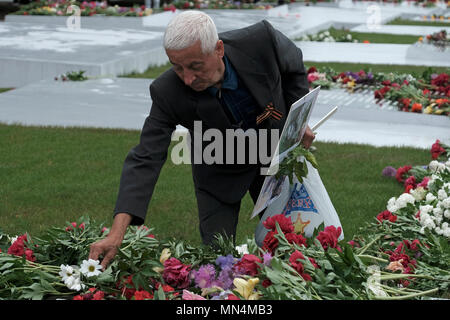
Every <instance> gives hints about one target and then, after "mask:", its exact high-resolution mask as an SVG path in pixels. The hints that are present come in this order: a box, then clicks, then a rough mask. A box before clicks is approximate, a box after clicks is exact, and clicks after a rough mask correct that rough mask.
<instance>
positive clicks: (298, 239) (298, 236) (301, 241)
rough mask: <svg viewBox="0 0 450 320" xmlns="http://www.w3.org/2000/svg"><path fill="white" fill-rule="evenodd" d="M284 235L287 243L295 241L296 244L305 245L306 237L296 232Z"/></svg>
mask: <svg viewBox="0 0 450 320" xmlns="http://www.w3.org/2000/svg"><path fill="white" fill-rule="evenodd" d="M284 236H285V237H286V240H287V241H288V242H289V243H296V244H298V245H303V246H305V247H306V238H305V237H303V236H302V235H301V234H296V233H294V232H291V233H286V234H285V235H284Z"/></svg>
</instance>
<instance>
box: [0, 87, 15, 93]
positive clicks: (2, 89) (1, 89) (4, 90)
mask: <svg viewBox="0 0 450 320" xmlns="http://www.w3.org/2000/svg"><path fill="white" fill-rule="evenodd" d="M12 89H13V88H0V93H2V92H6V91H9V90H12Z"/></svg>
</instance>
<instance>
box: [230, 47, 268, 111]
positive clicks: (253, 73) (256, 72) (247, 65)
mask: <svg viewBox="0 0 450 320" xmlns="http://www.w3.org/2000/svg"><path fill="white" fill-rule="evenodd" d="M225 54H226V55H227V57H228V59H229V60H230V61H231V64H232V65H233V66H234V68H235V69H236V72H237V73H238V75H239V77H240V78H241V79H242V81H243V82H244V84H245V85H246V86H247V88H248V90H249V91H250V92H251V94H252V95H253V97H254V98H255V100H256V102H257V103H258V106H259V107H260V108H261V112H262V111H263V110H264V109H265V108H266V106H267V105H268V104H269V103H273V102H274V101H273V96H272V90H271V89H270V86H269V77H268V74H267V73H264V72H263V71H262V68H261V66H260V65H259V64H258V63H256V62H255V60H253V59H252V58H251V57H249V56H247V55H246V54H244V53H243V52H241V51H240V50H238V49H236V48H235V47H232V46H230V45H228V44H225Z"/></svg>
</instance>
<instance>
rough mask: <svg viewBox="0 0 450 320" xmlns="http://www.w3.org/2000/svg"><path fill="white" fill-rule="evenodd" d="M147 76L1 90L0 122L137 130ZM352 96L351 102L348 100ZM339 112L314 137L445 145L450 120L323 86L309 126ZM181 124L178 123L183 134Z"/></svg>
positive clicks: (146, 99)
mask: <svg viewBox="0 0 450 320" xmlns="http://www.w3.org/2000/svg"><path fill="white" fill-rule="evenodd" d="M150 83H151V80H146V79H128V78H114V79H98V80H89V81H83V82H59V81H42V82H39V83H34V84H31V85H28V86H25V87H23V88H19V89H16V90H12V91H8V92H5V93H2V94H0V106H1V112H0V122H2V123H7V124H23V125H37V126H41V125H42V126H62V127H71V126H76V127H97V128H121V129H130V130H140V129H141V128H142V125H143V123H144V120H145V118H146V116H147V115H148V113H149V111H150V108H151V98H150V94H149V89H148V87H149V85H150ZM348 101H351V103H347V102H348ZM336 104H337V105H338V106H339V110H338V112H336V114H335V115H333V117H332V118H331V119H329V120H328V121H327V122H325V123H324V124H323V125H322V126H321V127H320V128H319V129H318V135H317V140H318V141H334V142H339V143H346V142H349V143H361V144H370V145H375V146H411V147H418V148H425V149H428V148H430V147H431V145H432V144H433V143H434V142H435V140H436V139H440V140H441V141H443V142H444V143H447V144H450V119H449V118H448V117H445V116H435V115H425V114H412V113H405V112H399V111H394V110H393V109H392V108H391V109H388V108H384V109H383V108H381V107H379V106H378V105H376V104H375V103H373V98H372V95H367V96H366V97H364V96H363V95H351V94H348V93H346V92H344V91H342V90H329V91H327V90H323V91H322V92H321V93H320V95H319V98H318V101H317V104H316V107H315V109H314V111H313V113H312V115H311V120H310V124H311V125H313V124H315V123H316V122H317V121H319V120H320V119H321V118H322V117H323V116H324V115H325V114H327V113H328V112H329V111H330V110H331V109H332V108H333V107H334V106H335V105H336ZM183 130H185V129H184V128H183V127H181V126H180V127H178V132H179V133H182V132H183Z"/></svg>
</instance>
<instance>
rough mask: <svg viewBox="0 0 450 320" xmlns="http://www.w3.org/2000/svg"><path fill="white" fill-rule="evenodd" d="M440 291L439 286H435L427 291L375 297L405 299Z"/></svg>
mask: <svg viewBox="0 0 450 320" xmlns="http://www.w3.org/2000/svg"><path fill="white" fill-rule="evenodd" d="M438 291H439V288H435V289H431V290H427V291H422V292H419V293H412V294H407V295H403V296H398V297H381V296H375V297H374V299H377V300H405V299H411V298H415V297H420V296H425V295H427V294H431V293H435V292H438Z"/></svg>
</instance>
